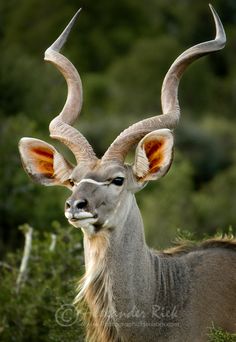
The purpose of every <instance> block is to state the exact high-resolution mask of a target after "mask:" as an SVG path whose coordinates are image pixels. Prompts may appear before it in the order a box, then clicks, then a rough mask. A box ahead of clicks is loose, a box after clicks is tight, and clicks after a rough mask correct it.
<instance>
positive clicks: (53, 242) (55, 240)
mask: <svg viewBox="0 0 236 342" xmlns="http://www.w3.org/2000/svg"><path fill="white" fill-rule="evenodd" d="M56 243H57V236H56V234H51V244H50V247H49V251H50V252H54V250H55V248H56Z"/></svg>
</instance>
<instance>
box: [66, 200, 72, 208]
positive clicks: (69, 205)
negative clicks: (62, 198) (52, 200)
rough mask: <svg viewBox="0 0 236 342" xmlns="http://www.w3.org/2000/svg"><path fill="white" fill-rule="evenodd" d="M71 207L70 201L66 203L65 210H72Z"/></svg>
mask: <svg viewBox="0 0 236 342" xmlns="http://www.w3.org/2000/svg"><path fill="white" fill-rule="evenodd" d="M70 207H71V204H70V202H69V201H66V204H65V209H70Z"/></svg>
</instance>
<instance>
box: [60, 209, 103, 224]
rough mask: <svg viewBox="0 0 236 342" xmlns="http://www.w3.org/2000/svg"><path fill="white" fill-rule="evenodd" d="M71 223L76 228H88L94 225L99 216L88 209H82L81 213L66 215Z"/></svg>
mask: <svg viewBox="0 0 236 342" xmlns="http://www.w3.org/2000/svg"><path fill="white" fill-rule="evenodd" d="M66 217H67V219H68V221H69V223H70V224H72V225H73V226H74V227H76V228H88V227H89V226H91V225H94V224H95V223H96V222H97V220H98V217H97V215H96V214H92V213H90V212H87V211H81V212H80V213H76V214H75V215H74V216H71V215H66Z"/></svg>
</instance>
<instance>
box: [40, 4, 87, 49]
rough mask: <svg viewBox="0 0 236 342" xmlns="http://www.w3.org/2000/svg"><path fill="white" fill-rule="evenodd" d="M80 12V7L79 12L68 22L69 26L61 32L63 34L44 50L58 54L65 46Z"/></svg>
mask: <svg viewBox="0 0 236 342" xmlns="http://www.w3.org/2000/svg"><path fill="white" fill-rule="evenodd" d="M81 10H82V7H80V8H79V10H78V11H77V12H76V13H75V15H74V16H73V18H72V19H71V21H70V22H69V24H68V25H67V26H66V28H65V29H64V30H63V32H62V33H61V34H60V36H59V37H58V38H57V39H56V40H55V42H54V43H53V44H52V45H51V46H50V47H49V48H48V49H47V50H46V52H47V51H49V50H53V51H56V52H59V51H60V50H61V48H62V47H63V45H64V44H65V42H66V40H67V38H68V36H69V33H70V31H71V29H72V27H73V25H74V23H75V21H76V19H77V17H78V16H79V14H80V12H81Z"/></svg>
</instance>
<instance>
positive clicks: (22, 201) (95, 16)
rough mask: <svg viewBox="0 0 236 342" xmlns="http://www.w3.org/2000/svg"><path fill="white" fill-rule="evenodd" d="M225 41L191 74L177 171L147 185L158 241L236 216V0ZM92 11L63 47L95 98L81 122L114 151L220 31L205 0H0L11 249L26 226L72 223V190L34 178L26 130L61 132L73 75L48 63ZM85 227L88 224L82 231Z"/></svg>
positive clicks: (184, 89)
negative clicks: (25, 153)
mask: <svg viewBox="0 0 236 342" xmlns="http://www.w3.org/2000/svg"><path fill="white" fill-rule="evenodd" d="M213 6H214V7H215V8H216V10H217V11H218V13H219V15H220V17H221V20H222V22H223V24H224V27H225V30H226V34H227V39H228V42H227V45H226V47H225V49H224V50H223V51H221V52H219V53H217V54H213V55H211V56H208V57H206V58H203V59H201V60H199V61H197V62H196V63H194V64H193V65H192V66H191V67H190V68H189V69H188V70H187V72H186V73H185V75H184V77H183V79H182V81H181V84H180V92H179V97H180V105H181V109H182V117H181V122H180V125H179V127H178V129H177V131H176V152H175V159H174V163H173V166H172V168H171V170H170V171H169V173H168V175H167V176H166V177H165V178H164V179H162V180H160V181H159V182H151V183H150V184H149V185H148V186H147V187H146V188H145V190H143V191H142V192H140V193H139V194H138V195H137V200H138V202H139V205H140V208H141V211H142V214H143V218H144V222H145V229H146V237H147V241H148V243H149V244H150V245H151V246H153V247H158V248H162V247H165V246H168V245H169V244H170V242H171V241H172V240H173V239H174V237H175V236H176V235H177V231H178V229H180V230H187V231H190V232H191V233H193V234H194V235H195V236H196V237H197V238H201V237H203V236H204V235H205V234H214V233H215V232H216V231H219V230H220V231H227V230H228V228H229V227H230V226H232V229H234V227H235V223H236V215H235V212H236V134H235V130H236V115H235V105H236V63H235V56H236V2H235V1H234V0H215V1H214V3H213ZM80 7H83V11H82V13H81V14H80V17H79V19H78V21H77V23H76V25H75V27H74V28H73V31H72V32H71V35H70V37H69V40H68V42H67V44H66V46H65V48H64V50H63V53H64V54H65V55H66V56H67V57H68V58H69V59H70V60H71V61H72V62H73V63H74V65H75V66H76V67H77V68H78V70H79V72H80V74H81V78H82V81H83V86H84V106H83V110H82V113H81V117H80V120H79V122H78V123H77V125H76V127H77V128H79V130H80V131H81V132H82V133H83V134H84V135H85V136H86V137H87V138H88V140H89V141H90V142H91V143H92V145H93V146H94V149H95V150H96V152H97V154H98V155H100V156H101V155H102V154H103V153H104V151H105V150H106V148H107V147H108V146H109V144H110V143H111V142H112V141H113V139H114V138H115V137H116V136H117V135H118V134H119V132H120V131H121V130H123V129H124V128H126V127H127V126H128V125H129V124H131V123H134V122H136V121H137V120H140V119H143V118H146V117H148V116H152V115H154V114H158V113H160V112H161V108H160V89H161V84H162V80H163V77H164V75H165V73H166V71H167V70H168V67H169V66H170V64H171V63H172V62H173V60H174V59H175V58H176V57H177V56H178V54H180V53H181V52H182V51H183V50H185V49H186V48H188V47H189V46H191V45H194V44H196V43H199V42H202V41H205V40H208V39H211V38H213V37H214V34H215V32H214V23H213V19H212V16H211V13H210V10H209V8H208V3H207V1H205V0H199V1H190V0H178V1H171V0H169V1H166V0H149V1H137V0H119V1H111V0H100V1H91V0H86V1H79V0H57V1H55V0H51V1H46V0H45V1H36V0H21V1H20V2H19V1H17V0H8V1H1V2H0V49H1V54H0V120H1V126H0V151H1V152H0V155H1V157H0V163H1V165H0V196H1V201H0V220H1V221H0V226H1V229H0V234H1V235H0V254H1V255H3V254H5V252H6V251H9V250H15V249H16V248H19V247H22V246H23V242H24V241H23V237H22V234H21V233H20V232H19V230H18V229H17V227H18V226H19V225H21V224H24V223H26V222H27V223H29V224H30V225H31V226H33V227H34V229H36V230H37V231H39V232H52V231H53V225H52V222H53V221H54V220H57V221H58V222H59V223H60V224H61V226H62V227H65V229H68V224H67V222H66V220H65V218H64V214H63V207H64V201H65V199H66V198H67V197H68V195H69V192H68V191H67V190H64V189H63V188H60V187H59V188H56V187H53V188H47V187H42V186H40V185H35V184H33V183H32V182H31V181H30V180H29V179H28V177H27V175H26V174H25V172H24V171H23V168H22V166H21V162H20V158H19V153H18V148H17V145H18V141H19V139H20V138H21V137H23V136H32V137H37V138H41V139H44V140H46V141H48V142H50V143H52V144H54V145H55V146H57V148H58V149H59V150H60V151H63V153H65V154H66V155H67V157H68V158H69V159H70V160H72V161H73V156H72V155H71V154H70V152H69V151H67V150H66V149H65V148H64V147H63V146H61V145H60V144H59V143H57V142H56V141H52V140H51V139H50V138H49V133H48V124H49V122H50V120H51V119H52V118H53V117H54V116H55V115H57V114H58V113H59V111H60V110H61V108H62V106H63V104H64V101H65V98H66V84H65V81H64V79H63V78H62V77H61V75H60V74H59V73H58V72H57V71H56V70H55V69H54V68H53V67H52V66H51V65H47V64H45V63H44V61H43V53H44V51H45V49H46V48H47V47H48V46H49V45H50V44H51V43H52V42H53V41H54V40H55V38H56V37H57V36H58V34H59V33H60V32H61V31H62V29H63V28H64V27H65V25H66V24H67V23H68V21H69V19H70V18H71V17H72V15H73V14H74V13H75V12H76V11H77V10H78V8H80ZM78 234H80V233H78Z"/></svg>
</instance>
